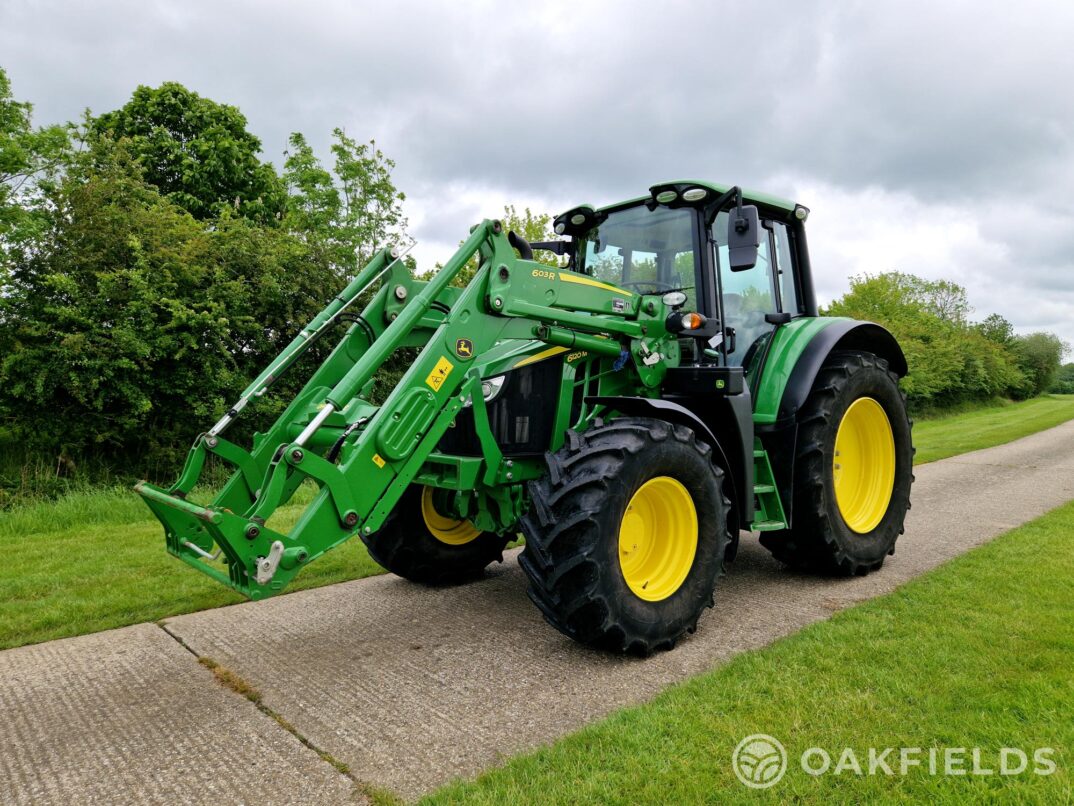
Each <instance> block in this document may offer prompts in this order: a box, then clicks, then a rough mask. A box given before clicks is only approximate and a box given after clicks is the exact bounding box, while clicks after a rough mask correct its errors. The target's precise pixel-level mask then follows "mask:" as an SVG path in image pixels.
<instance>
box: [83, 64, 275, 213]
mask: <svg viewBox="0 0 1074 806" xmlns="http://www.w3.org/2000/svg"><path fill="white" fill-rule="evenodd" d="M93 126H94V129H95V133H96V134H98V135H107V136H108V137H110V138H112V139H116V140H123V139H127V140H129V141H130V146H129V147H130V150H131V153H132V154H133V155H134V157H135V158H136V159H137V160H138V163H139V164H140V165H141V167H142V170H143V172H144V178H145V181H146V182H148V183H149V184H151V185H154V186H156V187H157V189H158V190H159V191H160V192H161V193H162V194H163V195H164V196H166V197H167V198H168V199H169V200H170V201H172V202H174V203H175V204H177V205H179V206H180V207H182V208H184V209H185V210H186V211H187V212H189V213H190V214H191V215H192V216H194V218H197V219H201V220H205V219H211V218H214V217H215V216H217V215H219V213H220V211H221V210H222V209H223V208H225V207H231V208H233V209H234V210H236V211H237V212H238V214H239V215H240V216H242V217H244V218H250V219H253V220H255V221H260V222H262V223H267V222H272V221H274V220H276V219H277V218H279V217H280V216H282V214H283V211H284V207H285V204H286V197H285V193H284V189H283V185H282V184H281V182H280V180H279V177H278V176H277V175H276V172H275V170H274V169H273V167H272V166H271V165H269V164H267V163H262V162H261V161H260V159H259V158H258V154H259V152H260V151H261V141H260V140H258V139H257V137H255V136H254V135H253V134H251V133H250V132H249V131H247V129H246V118H245V117H244V116H243V114H242V113H241V112H240V111H239V110H238V109H236V108H235V107H234V106H228V105H227V104H219V103H216V102H215V101H211V100H209V99H208V98H203V97H202V96H200V95H198V94H197V93H196V92H192V91H191V90H188V89H187V88H186V87H184V86H183V85H182V84H177V83H175V82H172V81H169V82H166V83H164V84H161V85H160V86H159V87H156V88H153V87H145V86H140V87H138V89H136V90H135V91H134V95H133V96H131V99H130V101H128V102H127V103H126V104H125V105H124V106H123V107H121V108H120V109H117V110H115V111H114V112H107V113H105V114H103V115H101V116H99V117H98V118H97V119H96V120H95V121H94V123H93ZM98 142H100V140H99V139H98Z"/></svg>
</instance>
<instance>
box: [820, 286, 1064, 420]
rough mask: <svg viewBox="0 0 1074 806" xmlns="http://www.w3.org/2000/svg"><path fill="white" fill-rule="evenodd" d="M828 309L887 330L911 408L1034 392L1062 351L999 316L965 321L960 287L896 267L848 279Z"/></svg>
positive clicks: (966, 314) (1056, 364) (1056, 341)
mask: <svg viewBox="0 0 1074 806" xmlns="http://www.w3.org/2000/svg"><path fill="white" fill-rule="evenodd" d="M826 313H828V314H829V315H832V316H850V317H853V318H857V319H866V320H870V321H873V322H877V323H879V324H882V325H884V326H885V327H887V328H888V329H890V330H891V332H892V333H893V334H894V335H895V337H896V338H897V339H898V341H899V344H900V345H901V346H902V348H903V351H904V352H905V353H906V359H907V362H908V364H909V366H910V373H909V375H908V376H907V378H906V379H905V380H904V382H903V386H904V388H905V389H906V393H907V397H908V398H909V401H910V403H911V405H913V406H916V407H921V406H943V405H948V404H952V403H956V402H961V401H968V400H981V399H987V398H990V397H996V396H1006V397H1014V398H1023V397H1029V396H1032V395H1035V394H1040V392H1041V391H1043V390H1044V389H1046V388H1047V386H1048V384H1049V383H1050V379H1051V377H1052V376H1053V375H1054V373H1055V371H1056V370H1057V369H1058V367H1059V362H1060V360H1061V358H1062V354H1063V352H1064V351H1065V345H1063V343H1062V342H1060V341H1059V339H1058V338H1057V337H1055V336H1054V335H1052V334H1034V335H1032V336H1026V337H1018V336H1015V335H1014V328H1013V326H1012V325H1011V324H1010V322H1008V321H1007V320H1006V319H1004V318H1003V317H1002V316H999V315H998V314H992V315H991V316H988V317H986V318H985V319H984V321H982V322H979V323H977V324H971V323H970V322H969V315H970V314H971V313H972V309H971V308H970V306H969V303H968V301H967V299H966V292H965V289H963V288H962V287H961V286H959V285H957V284H955V283H951V282H949V281H933V280H925V279H922V278H920V277H914V276H913V275H908V274H902V273H899V272H887V273H884V274H878V275H864V276H860V277H854V278H852V279H851V282H850V291H849V292H848V293H847V294H846V295H844V296H843V297H842V298H841V299H839V300H836V301H835V302H834V303H832V305H831V306H830V307H829V308H828V310H827V311H826Z"/></svg>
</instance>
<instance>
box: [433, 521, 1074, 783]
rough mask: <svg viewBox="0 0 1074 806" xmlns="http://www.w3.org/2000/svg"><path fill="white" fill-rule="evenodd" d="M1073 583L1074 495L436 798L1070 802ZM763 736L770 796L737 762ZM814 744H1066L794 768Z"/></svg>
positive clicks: (862, 748) (863, 749)
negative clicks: (963, 771) (891, 769)
mask: <svg viewBox="0 0 1074 806" xmlns="http://www.w3.org/2000/svg"><path fill="white" fill-rule="evenodd" d="M1072 591H1074V503H1071V504H1067V505H1066V506H1064V507H1061V508H1060V509H1057V510H1055V511H1053V512H1052V513H1050V514H1048V515H1046V516H1044V517H1042V518H1040V519H1038V520H1036V521H1033V522H1031V523H1029V524H1027V525H1025V526H1023V527H1021V528H1019V529H1016V530H1015V531H1013V532H1010V533H1008V534H1007V535H1005V536H1003V537H1001V538H998V539H997V540H995V541H993V542H992V543H989V544H987V545H985V546H983V547H981V548H979V549H976V550H974V551H972V552H970V553H968V554H966V555H963V556H962V557H959V558H957V559H955V560H954V561H952V562H950V563H948V564H946V565H944V566H942V567H941V568H939V569H936V570H935V571H933V572H931V573H929V574H926V575H925V576H922V577H920V578H918V579H917V580H915V581H913V582H910V583H909V584H907V585H905V586H904V587H902V588H900V589H899V590H897V591H896V592H894V593H892V594H889V595H887V596H884V597H882V598H879V599H874V600H872V601H870V602H868V603H865V604H863V605H860V606H858V607H854V608H851V609H849V610H846V611H843V612H841V613H839V614H837V615H835V616H834V617H833V618H832V619H830V620H828V621H824V622H820V623H818V624H815V625H813V626H811V627H808V628H806V629H804V630H802V631H801V632H799V633H796V634H794V635H792V636H790V637H788V638H785V639H783V640H780V641H778V642H776V643H775V644H773V645H771V646H769V647H767V648H765V649H761V650H757V651H753V652H748V653H745V654H743V655H740V656H738V657H737V658H736V659H734V660H732V661H731V662H730V663H728V664H727V665H725V666H723V667H721V668H719V669H717V670H715V671H713V672H710V673H708V674H705V675H702V676H700V677H697V678H694V679H692V680H689V681H688V682H686V683H683V684H681V685H678V686H675V687H673V688H671V689H669V690H667V691H665V692H664V693H662V694H660V695H659V696H658V697H657V698H656V699H654V700H653V701H651V702H650V703H648V704H646V705H644V706H640V707H636V708H630V709H626V710H623V711H619V712H617V713H615V714H614V715H612V716H611V717H610V718H608V719H607V720H605V721H603V722H600V723H598V724H595V725H593V726H590V727H588V728H585V729H583V730H582V731H580V732H578V733H575V734H573V735H571V736H568V737H566V738H564V739H563V740H561V741H558V742H556V743H555V744H553V745H551V746H550V747H547V748H544V749H541V750H539V751H537V752H534V753H531V754H528V755H525V756H521V757H518V758H515V759H513V760H511V761H508V762H507V764H506V765H505V766H504V767H502V768H499V769H496V770H493V771H491V772H488V773H486V774H485V775H483V776H481V777H480V778H478V779H477V780H476V781H474V782H460V783H457V784H455V785H452V786H449V787H447V788H445V789H443V790H441V791H439V792H438V793H434V794H433V795H432V796H431V797H430V798H429V799H428V802H429V803H434V804H446V803H467V804H473V803H478V804H480V803H488V804H501V803H609V804H616V803H622V804H647V803H652V804H665V803H737V802H754V801H756V800H758V799H759V797H758V796H759V795H763V796H765V797H763V799H764V800H767V801H768V802H773V803H775V802H783V803H796V802H797V803H825V804H827V803H873V802H889V803H918V802H920V803H962V802H966V801H977V802H980V801H987V802H1029V803H1070V802H1072V800H1074V795H1072V783H1074V779H1072V775H1071V765H1072V764H1074V718H1072V715H1074V674H1072V670H1074V661H1072V658H1074V610H1072V606H1074V604H1072V602H1074V599H1072ZM774 616H775V617H778V612H777V613H774ZM753 733H767V734H769V735H771V736H774V737H776V738H777V739H780V740H781V741H782V742H783V743H784V745H785V746H786V747H787V750H788V753H789V755H790V757H791V760H792V763H791V764H790V765H789V767H788V771H787V773H786V775H785V777H784V778H783V779H782V780H781V781H780V782H779V783H778V784H776V785H775V787H774V788H773V789H771V790H768V791H767V792H764V793H757V792H754V791H752V790H748V789H746V788H745V787H744V786H743V785H742V784H741V783H739V781H738V780H737V779H736V778H735V776H734V774H733V771H732V769H731V764H730V759H731V754H732V752H733V749H734V748H735V746H736V745H737V744H738V742H739V741H740V740H741V739H743V738H744V737H745V736H747V735H750V734H753ZM812 746H819V747H823V748H825V749H826V750H827V752H829V753H830V754H832V756H833V765H834V763H835V762H836V761H837V760H838V758H839V754H840V752H841V751H842V749H843V748H845V747H850V748H853V750H854V753H855V754H856V756H857V757H858V758H859V760H861V763H862V764H863V766H865V765H866V764H867V759H868V748H870V747H876V748H878V749H879V750H882V749H883V748H886V747H894V748H896V750H895V754H896V758H897V753H898V752H899V751H898V749H897V748H901V747H921V748H931V747H939V748H944V747H956V748H957V747H966V748H973V747H979V748H981V750H982V761H983V766H986V767H987V766H994V764H993V765H990V764H989V760H990V759H991V760H993V761H994V759H995V758H996V755H997V754H998V752H999V748H1001V747H1018V748H1023V749H1025V750H1026V751H1027V752H1028V753H1029V754H1030V759H1031V761H1030V763H1031V764H1032V752H1033V750H1034V749H1035V748H1038V747H1051V748H1054V749H1055V751H1056V754H1055V756H1054V760H1055V761H1056V763H1057V765H1058V769H1057V771H1056V772H1055V774H1053V775H1051V776H1048V777H1041V776H1037V775H1032V774H1030V775H1020V776H1016V777H1001V776H998V775H993V776H965V777H944V776H942V775H938V776H930V775H929V774H928V771H927V767H926V769H924V770H922V769H910V770H909V772H908V774H907V775H905V776H900V775H898V774H896V775H894V776H892V777H887V776H885V775H883V774H879V775H874V776H868V775H864V776H858V775H854V774H853V773H850V772H848V773H844V774H842V775H839V776H835V775H832V774H828V775H824V776H820V777H812V776H810V775H807V774H806V773H804V772H803V771H802V769H801V767H800V766H799V764H798V762H797V758H799V757H800V756H801V754H802V752H803V751H804V750H805V749H807V748H809V747H812ZM926 752H927V750H926ZM889 758H890V757H889ZM941 758H942V757H941ZM941 765H942V761H941ZM895 766H896V769H897V761H896V765H895Z"/></svg>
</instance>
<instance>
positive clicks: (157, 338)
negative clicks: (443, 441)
mask: <svg viewBox="0 0 1074 806" xmlns="http://www.w3.org/2000/svg"><path fill="white" fill-rule="evenodd" d="M128 143H129V141H126V140H124V141H120V143H118V144H117V143H114V142H112V141H110V140H109V139H108V138H99V139H98V140H97V141H96V142H94V143H93V148H92V149H90V150H89V151H88V152H87V153H86V156H85V157H84V158H83V159H81V160H79V161H77V162H75V163H74V164H72V165H70V166H69V167H68V170H67V173H66V175H65V176H64V177H63V179H62V181H60V182H59V183H58V184H57V185H56V186H55V187H54V188H52V189H50V190H49V191H48V202H49V204H50V206H51V208H52V209H54V210H55V213H56V214H55V216H54V217H53V218H52V221H51V226H50V228H49V230H48V231H47V232H46V233H45V234H44V237H42V238H41V239H40V240H39V241H38V243H37V244H36V245H35V248H34V249H32V250H28V251H26V252H25V253H23V254H22V255H21V256H20V258H19V259H18V260H16V261H14V263H13V265H12V267H11V276H10V279H9V282H8V283H7V287H6V288H5V291H4V294H3V296H2V297H0V314H2V320H3V323H4V327H3V329H2V334H3V345H2V346H3V348H4V350H3V360H2V363H0V375H2V378H3V383H0V407H2V409H3V411H5V412H7V413H8V416H9V417H10V421H9V422H10V426H11V427H12V428H13V429H15V431H16V432H17V433H18V435H19V436H20V437H21V438H23V439H24V440H26V441H28V442H30V443H31V444H33V445H34V446H35V447H38V448H40V449H41V450H43V451H51V452H63V453H67V454H70V455H75V456H77V455H85V454H87V453H90V452H93V453H105V454H108V455H112V456H114V457H120V456H123V457H135V458H137V459H142V460H144V459H146V458H161V459H165V460H168V461H174V459H175V458H176V453H177V452H181V451H182V449H183V447H184V445H185V444H187V443H189V441H190V439H192V438H193V436H194V434H195V433H197V431H198V430H199V429H200V428H203V427H204V426H205V423H206V422H207V421H211V420H212V419H213V418H215V417H216V416H218V415H219V414H220V413H221V412H222V411H223V410H224V409H225V408H226V405H227V404H228V403H230V402H231V401H232V399H233V398H234V397H235V396H236V395H237V393H238V391H239V390H241V389H242V387H243V386H245V384H246V383H247V382H248V380H249V378H250V377H251V376H252V375H253V374H255V372H256V371H257V370H259V369H260V368H261V366H262V365H263V364H264V362H265V361H266V360H268V358H269V357H270V356H271V355H272V354H274V353H275V352H277V351H278V350H279V349H280V348H281V347H282V346H283V344H284V343H285V342H286V341H289V340H290V339H291V338H292V337H293V333H294V330H295V328H296V327H297V326H299V325H300V324H302V323H304V322H305V321H306V320H308V319H309V318H310V317H311V316H312V315H313V314H314V313H316V311H318V310H319V309H320V308H321V307H323V304H324V301H325V300H326V299H328V298H329V297H330V296H331V295H332V294H334V293H337V292H338V290H339V289H340V287H341V283H340V281H339V279H338V277H337V275H336V274H335V272H334V271H332V269H331V268H330V267H329V266H327V265H326V264H324V263H321V262H318V261H317V260H316V259H315V258H314V257H313V256H311V254H310V252H309V250H308V249H307V247H306V246H305V245H304V244H303V243H302V242H301V241H299V240H297V239H295V238H293V237H291V236H289V235H287V234H286V233H285V232H283V231H281V230H278V229H274V228H266V227H262V226H258V225H257V224H256V223H254V222H250V221H248V220H245V219H243V218H241V217H238V216H230V215H226V214H225V215H224V216H223V217H222V218H219V219H217V220H216V222H215V224H214V226H213V227H212V228H206V227H204V226H203V225H202V224H200V223H199V222H198V221H196V220H195V219H194V218H193V217H192V216H191V215H190V214H189V213H188V212H187V211H185V210H183V209H182V208H181V207H179V206H178V205H176V204H174V203H173V202H171V201H170V200H169V199H167V198H165V197H163V196H162V195H161V194H160V193H159V192H158V190H157V189H156V188H155V187H154V186H153V185H151V184H149V183H148V182H147V181H146V179H145V178H144V176H143V175H142V170H141V167H140V162H139V161H138V160H137V158H136V157H135V156H134V155H133V154H132V153H131V150H130V149H129V148H128ZM91 155H92V156H91ZM293 391H294V390H293V389H287V388H286V387H285V388H283V389H281V395H282V397H284V398H286V397H289V396H290V394H291V393H292V392H293ZM269 405H270V407H271V405H272V404H271V403H270V404H269Z"/></svg>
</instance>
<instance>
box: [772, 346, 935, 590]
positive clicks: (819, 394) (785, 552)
mask: <svg viewBox="0 0 1074 806" xmlns="http://www.w3.org/2000/svg"><path fill="white" fill-rule="evenodd" d="M898 382H899V379H898V376H897V375H896V374H895V373H894V372H892V371H891V370H889V369H888V365H887V362H886V361H885V360H884V359H882V358H879V357H877V356H876V355H874V354H872V353H866V352H857V351H855V352H850V351H846V352H842V351H841V352H835V353H832V355H830V356H829V357H828V359H827V360H826V361H825V363H824V365H823V366H822V367H821V371H820V372H819V373H818V375H817V379H816V381H814V383H813V389H812V391H811V392H810V393H809V398H808V399H807V400H806V403H805V405H804V406H803V407H802V410H801V412H800V413H799V420H798V422H799V428H798V442H797V449H796V457H795V463H794V507H793V510H792V515H791V518H792V521H793V525H792V527H791V528H790V529H788V530H784V531H780V532H768V533H765V534H762V535H761V544H762V545H763V546H765V548H767V549H768V550H769V551H771V552H772V554H773V555H774V556H775V557H776V559H778V560H780V561H782V562H784V563H787V564H788V565H792V566H796V567H800V568H805V569H809V570H814V571H818V572H821V573H828V574H835V575H840V576H850V575H853V574H866V573H868V572H869V571H873V570H876V569H877V568H880V566H881V565H883V564H884V558H885V557H886V556H887V555H889V554H894V553H895V541H896V540H897V539H898V537H899V535H901V534H902V533H903V521H904V520H905V518H906V510H907V509H909V507H910V485H911V484H912V483H913V480H914V477H913V459H914V448H913V444H912V441H911V438H910V428H911V423H910V420H909V419H908V418H907V416H906V403H905V397H904V395H903V394H902V392H901V391H900V390H899V386H898Z"/></svg>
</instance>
